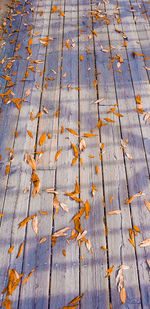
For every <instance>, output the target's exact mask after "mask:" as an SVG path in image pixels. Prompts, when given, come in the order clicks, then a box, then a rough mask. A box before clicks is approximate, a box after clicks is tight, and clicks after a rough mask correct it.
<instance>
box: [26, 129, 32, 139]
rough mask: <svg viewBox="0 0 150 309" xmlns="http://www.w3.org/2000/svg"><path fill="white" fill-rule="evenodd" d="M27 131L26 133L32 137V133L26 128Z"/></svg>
mask: <svg viewBox="0 0 150 309" xmlns="http://www.w3.org/2000/svg"><path fill="white" fill-rule="evenodd" d="M27 132H28V135H29V136H30V137H31V138H33V135H32V133H31V132H30V131H29V130H27Z"/></svg>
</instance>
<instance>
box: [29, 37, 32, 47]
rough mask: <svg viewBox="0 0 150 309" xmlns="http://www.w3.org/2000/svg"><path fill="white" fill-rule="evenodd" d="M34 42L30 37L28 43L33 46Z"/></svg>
mask: <svg viewBox="0 0 150 309" xmlns="http://www.w3.org/2000/svg"><path fill="white" fill-rule="evenodd" d="M32 44H33V39H32V38H30V40H29V42H28V45H29V46H31V45H32Z"/></svg>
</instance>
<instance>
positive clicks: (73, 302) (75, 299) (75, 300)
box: [69, 294, 84, 305]
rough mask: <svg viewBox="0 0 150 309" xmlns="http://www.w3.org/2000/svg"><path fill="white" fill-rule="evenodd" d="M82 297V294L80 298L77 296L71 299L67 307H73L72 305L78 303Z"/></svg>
mask: <svg viewBox="0 0 150 309" xmlns="http://www.w3.org/2000/svg"><path fill="white" fill-rule="evenodd" d="M83 295H84V294H82V295H81V296H77V297H75V298H74V299H72V300H71V301H70V303H69V305H73V304H76V303H78V302H79V301H80V300H81V298H82V297H83Z"/></svg>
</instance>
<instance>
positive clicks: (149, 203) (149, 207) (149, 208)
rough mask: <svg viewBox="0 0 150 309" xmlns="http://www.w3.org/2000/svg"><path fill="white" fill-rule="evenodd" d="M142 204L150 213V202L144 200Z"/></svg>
mask: <svg viewBox="0 0 150 309" xmlns="http://www.w3.org/2000/svg"><path fill="white" fill-rule="evenodd" d="M144 202H145V205H146V207H147V209H148V210H149V211H150V202H149V201H148V200H145V201H144Z"/></svg>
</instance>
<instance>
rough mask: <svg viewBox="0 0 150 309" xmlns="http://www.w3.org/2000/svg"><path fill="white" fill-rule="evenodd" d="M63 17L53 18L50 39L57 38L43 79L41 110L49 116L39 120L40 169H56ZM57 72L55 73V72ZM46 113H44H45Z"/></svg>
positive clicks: (61, 5) (59, 5)
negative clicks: (42, 137)
mask: <svg viewBox="0 0 150 309" xmlns="http://www.w3.org/2000/svg"><path fill="white" fill-rule="evenodd" d="M55 5H57V6H58V7H62V9H63V3H61V2H59V1H55V2H54V3H53V6H55ZM62 30H63V17H62V16H59V14H58V13H54V14H52V16H51V27H50V32H49V37H55V39H54V40H53V41H51V42H50V44H49V45H48V47H47V56H46V62H45V74H44V79H43V91H42V97H41V106H40V109H41V111H43V107H45V108H46V109H47V110H48V114H47V115H46V114H45V116H44V118H43V117H41V118H40V119H39V127H38V139H37V141H38V144H37V151H41V150H42V151H45V152H44V153H43V155H42V156H41V159H40V160H39V168H41V169H48V168H49V167H50V168H55V164H54V160H55V154H56V152H57V129H58V117H57V116H56V112H57V110H58V108H59V97H60V78H61V69H60V66H61V53H62V52H61V48H62V40H63V32H62ZM52 70H54V72H56V74H55V73H53V71H52ZM45 78H52V79H53V78H54V80H48V81H46V80H45ZM46 85H47V86H46ZM43 113H44V112H43ZM43 133H45V134H46V135H47V134H48V133H49V134H50V135H51V136H52V138H48V136H47V137H46V143H44V145H42V146H40V145H39V139H40V137H41V135H42V134H43Z"/></svg>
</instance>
